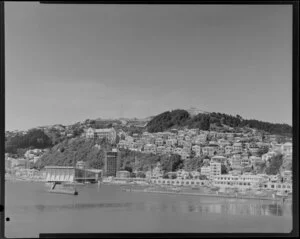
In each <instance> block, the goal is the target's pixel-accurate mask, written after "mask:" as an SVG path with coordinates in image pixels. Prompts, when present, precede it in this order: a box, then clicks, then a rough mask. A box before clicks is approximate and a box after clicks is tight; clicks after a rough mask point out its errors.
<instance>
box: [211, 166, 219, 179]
mask: <svg viewBox="0 0 300 239" xmlns="http://www.w3.org/2000/svg"><path fill="white" fill-rule="evenodd" d="M217 175H221V163H210V176H211V177H214V176H217Z"/></svg>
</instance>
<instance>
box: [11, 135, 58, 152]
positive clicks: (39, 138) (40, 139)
mask: <svg viewBox="0 0 300 239" xmlns="http://www.w3.org/2000/svg"><path fill="white" fill-rule="evenodd" d="M52 145H53V144H52V140H51V139H50V138H49V137H48V135H46V134H45V133H44V132H43V131H42V130H39V129H32V130H30V131H28V133H27V134H25V135H22V134H21V135H15V136H14V137H11V138H8V139H7V141H6V142H5V152H6V153H12V154H16V153H17V151H18V149H28V148H37V149H44V148H48V147H51V146H52Z"/></svg>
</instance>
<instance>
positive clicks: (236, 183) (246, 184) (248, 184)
mask: <svg viewBox="0 0 300 239" xmlns="http://www.w3.org/2000/svg"><path fill="white" fill-rule="evenodd" d="M215 184H227V185H241V186H243V185H244V186H250V185H251V183H238V182H215Z"/></svg>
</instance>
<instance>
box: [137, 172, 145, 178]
mask: <svg viewBox="0 0 300 239" xmlns="http://www.w3.org/2000/svg"><path fill="white" fill-rule="evenodd" d="M136 177H137V178H146V174H145V173H143V172H138V173H137V174H136Z"/></svg>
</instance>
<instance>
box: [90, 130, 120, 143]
mask: <svg viewBox="0 0 300 239" xmlns="http://www.w3.org/2000/svg"><path fill="white" fill-rule="evenodd" d="M116 137H117V132H116V130H115V129H114V128H110V129H93V128H88V129H87V131H86V138H100V139H102V138H105V139H107V140H109V141H110V142H115V141H116Z"/></svg>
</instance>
